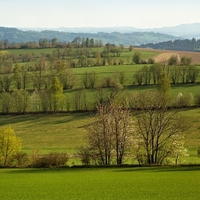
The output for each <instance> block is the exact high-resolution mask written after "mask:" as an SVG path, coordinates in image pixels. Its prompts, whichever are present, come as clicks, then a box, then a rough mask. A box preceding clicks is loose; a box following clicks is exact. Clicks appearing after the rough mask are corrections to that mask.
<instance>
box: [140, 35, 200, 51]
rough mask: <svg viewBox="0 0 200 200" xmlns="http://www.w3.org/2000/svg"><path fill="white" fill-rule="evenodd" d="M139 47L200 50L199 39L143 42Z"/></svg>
mask: <svg viewBox="0 0 200 200" xmlns="http://www.w3.org/2000/svg"><path fill="white" fill-rule="evenodd" d="M141 47H142V48H152V49H165V50H181V51H200V39H195V38H192V39H190V40H189V39H185V40H180V39H178V40H174V41H172V40H170V41H167V42H159V43H148V44H143V45H141Z"/></svg>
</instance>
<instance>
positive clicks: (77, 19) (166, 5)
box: [0, 0, 200, 28]
mask: <svg viewBox="0 0 200 200" xmlns="http://www.w3.org/2000/svg"><path fill="white" fill-rule="evenodd" d="M0 9H1V11H0V26H6V27H43V28H58V27H61V26H64V27H114V26H132V27H136V28H154V27H165V26H175V25H179V24H186V23H196V22H200V0H0Z"/></svg>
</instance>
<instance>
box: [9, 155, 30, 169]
mask: <svg viewBox="0 0 200 200" xmlns="http://www.w3.org/2000/svg"><path fill="white" fill-rule="evenodd" d="M29 163H30V158H29V156H28V155H27V153H24V152H18V153H17V154H15V155H14V156H13V157H12V159H11V164H10V165H11V166H12V167H27V166H28V165H29Z"/></svg>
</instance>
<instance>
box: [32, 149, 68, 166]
mask: <svg viewBox="0 0 200 200" xmlns="http://www.w3.org/2000/svg"><path fill="white" fill-rule="evenodd" d="M68 160H69V155H68V154H67V153H57V152H51V153H49V154H46V155H43V156H39V157H38V158H37V159H35V160H34V162H33V163H32V167H37V168H43V167H44V168H49V167H61V166H65V165H66V164H67V161H68Z"/></svg>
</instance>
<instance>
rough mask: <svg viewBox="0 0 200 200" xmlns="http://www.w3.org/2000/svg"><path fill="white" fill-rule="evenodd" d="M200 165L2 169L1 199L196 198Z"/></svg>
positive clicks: (182, 199) (144, 199)
mask: <svg viewBox="0 0 200 200" xmlns="http://www.w3.org/2000/svg"><path fill="white" fill-rule="evenodd" d="M199 177H200V167H199V166H193V167H186V166H185V167H148V168H146V167H140V168H139V167H137V168H135V167H132V168H130V167H129V168H93V169H85V168H80V169H78V168H63V169H1V170H0V179H1V181H0V188H1V192H0V199H1V200H14V199H16V200H36V199H37V200H50V199H53V200H60V199H66V200H83V199H85V200H199V199H200V189H199V188H200V178H199Z"/></svg>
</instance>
